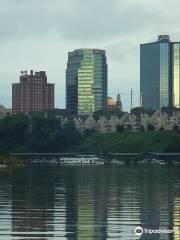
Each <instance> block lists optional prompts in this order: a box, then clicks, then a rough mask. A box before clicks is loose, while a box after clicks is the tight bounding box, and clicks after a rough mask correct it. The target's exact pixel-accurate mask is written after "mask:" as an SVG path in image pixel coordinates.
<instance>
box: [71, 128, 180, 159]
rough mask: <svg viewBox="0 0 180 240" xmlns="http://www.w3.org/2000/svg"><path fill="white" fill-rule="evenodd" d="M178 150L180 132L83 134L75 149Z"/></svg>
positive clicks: (108, 150)
mask: <svg viewBox="0 0 180 240" xmlns="http://www.w3.org/2000/svg"><path fill="white" fill-rule="evenodd" d="M101 150H102V151H103V153H109V152H112V153H117V152H119V153H121V152H123V153H126V152H128V153H131V152H139V153H147V152H180V133H176V132H167V131H161V132H154V131H152V132H138V133H106V134H90V135H88V136H84V137H83V139H82V140H81V143H80V145H78V146H77V147H76V149H75V151H77V152H81V153H94V154H97V153H100V151H101Z"/></svg>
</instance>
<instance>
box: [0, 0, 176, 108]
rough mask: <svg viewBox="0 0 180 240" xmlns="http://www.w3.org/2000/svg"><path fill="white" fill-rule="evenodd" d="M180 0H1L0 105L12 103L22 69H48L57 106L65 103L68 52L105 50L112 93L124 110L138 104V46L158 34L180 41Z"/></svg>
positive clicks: (153, 38) (109, 87) (62, 106)
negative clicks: (12, 93) (118, 99)
mask: <svg viewBox="0 0 180 240" xmlns="http://www.w3.org/2000/svg"><path fill="white" fill-rule="evenodd" d="M179 9H180V1H179V0H171V1H170V0H166V1H164V0H159V1H158V0H90V1H89V0H0V103H2V104H3V105H5V106H6V107H11V83H12V82H18V81H19V75H20V71H21V70H28V71H29V70H30V69H34V70H36V71H40V70H45V71H47V75H48V81H49V82H52V83H55V95H56V97H55V106H56V107H59V108H64V107H65V69H66V63H67V53H68V51H72V50H74V49H77V48H84V47H88V48H100V49H105V50H106V54H107V62H108V75H109V77H108V92H109V94H108V95H110V96H114V95H116V94H117V92H118V89H119V91H120V93H121V97H122V102H123V106H124V109H125V110H127V109H129V107H130V88H131V87H132V88H133V90H134V101H133V102H134V103H133V105H134V106H137V105H138V104H139V44H140V43H145V42H150V41H155V40H156V39H157V35H159V34H169V35H171V40H173V41H179V40H180V13H179Z"/></svg>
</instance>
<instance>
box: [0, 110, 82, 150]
mask: <svg viewBox="0 0 180 240" xmlns="http://www.w3.org/2000/svg"><path fill="white" fill-rule="evenodd" d="M80 140H81V135H80V133H79V132H78V131H77V130H76V127H75V124H74V122H73V121H67V122H66V123H65V124H64V126H63V127H62V125H61V120H60V119H57V118H55V117H53V116H52V117H48V118H46V117H45V116H42V115H35V116H31V117H30V116H27V115H25V114H16V115H12V116H7V117H5V118H3V119H1V120H0V150H2V151H9V152H66V151H68V150H70V149H72V148H73V147H76V145H78V144H79V143H80Z"/></svg>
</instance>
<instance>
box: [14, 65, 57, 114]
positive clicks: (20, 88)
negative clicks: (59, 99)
mask: <svg viewBox="0 0 180 240" xmlns="http://www.w3.org/2000/svg"><path fill="white" fill-rule="evenodd" d="M53 108H54V84H50V83H47V76H46V72H44V71H40V72H35V73H33V71H32V70H31V72H30V74H27V71H25V72H23V71H22V72H21V76H20V83H13V84H12V112H13V113H14V114H15V113H21V112H22V113H30V112H42V111H45V110H50V109H53Z"/></svg>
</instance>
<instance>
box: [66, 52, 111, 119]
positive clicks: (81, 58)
mask: <svg viewBox="0 0 180 240" xmlns="http://www.w3.org/2000/svg"><path fill="white" fill-rule="evenodd" d="M106 104H107V63H106V54H105V51H104V50H99V49H77V50H74V51H72V52H69V53H68V63H67V70H66V108H67V110H68V111H69V112H70V113H73V114H80V115H83V114H89V113H92V112H95V111H97V110H102V109H104V108H106Z"/></svg>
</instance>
